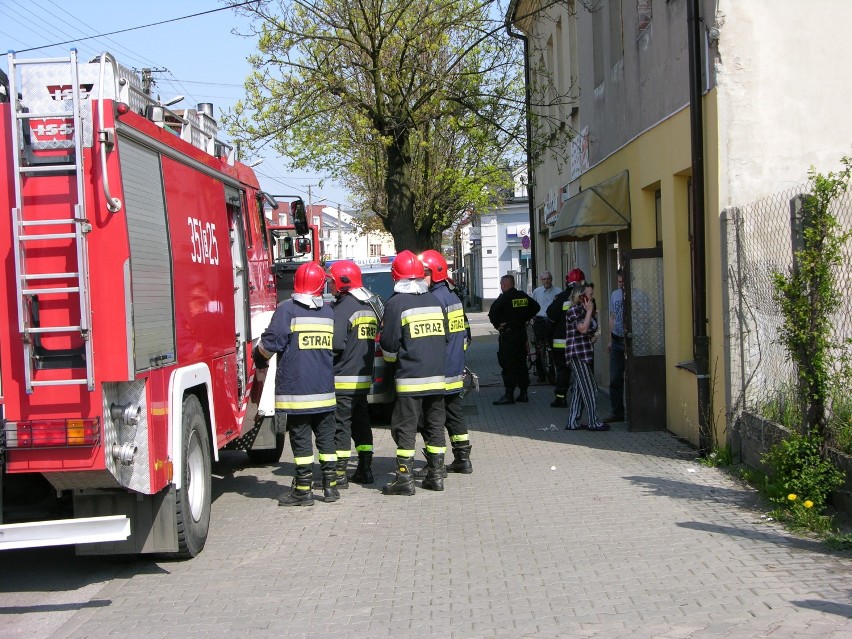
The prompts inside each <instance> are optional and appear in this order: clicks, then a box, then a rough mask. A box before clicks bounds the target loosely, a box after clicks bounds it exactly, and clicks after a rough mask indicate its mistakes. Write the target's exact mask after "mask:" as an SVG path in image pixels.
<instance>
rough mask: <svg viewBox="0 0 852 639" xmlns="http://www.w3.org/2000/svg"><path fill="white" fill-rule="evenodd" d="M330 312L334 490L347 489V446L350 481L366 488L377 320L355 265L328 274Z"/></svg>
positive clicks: (370, 474)
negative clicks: (354, 462)
mask: <svg viewBox="0 0 852 639" xmlns="http://www.w3.org/2000/svg"><path fill="white" fill-rule="evenodd" d="M328 277H329V279H331V281H332V286H333V289H332V292H333V293H334V295H335V300H334V302H332V304H331V309H332V310H333V311H334V342H333V344H332V349H333V351H334V392H335V393H336V395H337V408H336V410H335V412H334V418H335V420H336V422H337V430H336V431H335V434H334V445H335V448H336V449H337V487H338V488H349V479H348V478H347V476H346V467H347V465H348V463H349V456H350V455H351V451H352V440H354V441H355V448H356V450H357V451H358V468H357V469H356V470H355V474H354V475H352V481H354V482H355V483H358V484H372V483H373V472H372V468H371V465H372V460H373V430H372V428H371V427H370V415H369V412H368V409H367V395H368V393H369V392H370V386H371V385H372V383H373V363H374V362H375V357H376V356H375V352H376V332H377V329H378V324H379V319H378V316H377V315H376V311H375V309H374V308H373V307H372V306H371V305H370V299H371V298H372V294H371V293H370V291H368V290H367V289H365V288H364V286H363V283H362V278H361V269H360V268H359V267H358V265H357V264H355V262H352V261H350V260H339V261H337V262H335V263H334V264H332V265H331V268H329V274H328Z"/></svg>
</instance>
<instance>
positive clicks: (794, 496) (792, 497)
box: [787, 493, 798, 501]
mask: <svg viewBox="0 0 852 639" xmlns="http://www.w3.org/2000/svg"><path fill="white" fill-rule="evenodd" d="M797 498H798V495H796V493H790V494H789V495H787V499H789V500H790V501H796V499H797Z"/></svg>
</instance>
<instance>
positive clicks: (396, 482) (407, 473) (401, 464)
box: [382, 457, 414, 495]
mask: <svg viewBox="0 0 852 639" xmlns="http://www.w3.org/2000/svg"><path fill="white" fill-rule="evenodd" d="M382 494H384V495H413V494H414V477H412V476H411V457H397V458H396V477H394V479H393V481H392V482H390V483H388V484H385V485H384V487H382Z"/></svg>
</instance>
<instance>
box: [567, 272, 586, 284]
mask: <svg viewBox="0 0 852 639" xmlns="http://www.w3.org/2000/svg"><path fill="white" fill-rule="evenodd" d="M585 279H586V274H585V273H583V271H581V270H580V269H578V268H573V269H571V270H570V271H568V275H566V276H565V286H571V285H572V284H576V283H577V282H583V281H585Z"/></svg>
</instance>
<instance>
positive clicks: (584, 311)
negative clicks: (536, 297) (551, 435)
mask: <svg viewBox="0 0 852 639" xmlns="http://www.w3.org/2000/svg"><path fill="white" fill-rule="evenodd" d="M571 302H572V305H571V308H569V309H568V311H567V312H566V313H565V358H566V360H567V361H568V368H569V369H570V370H571V401H570V403H569V404H568V425H567V426H566V427H565V430H578V429H580V428H581V426H580V424H579V422H578V421H577V420H578V419H579V418H580V402H582V403H583V406H584V407H585V409H586V413H587V414H588V416H589V430H609V424H604V423H603V422H601V421H600V420H599V419H598V416H597V412H596V410H597V403H596V401H595V391H596V388H595V378H594V375H593V373H592V361H593V358H594V353H595V351H594V343H595V339H596V333H597V331H598V321H597V319H596V318H595V286H594V284H592V283H591V282H581V283H580V285H579V286H577V287H575V288H574V291H573V293H572V295H571Z"/></svg>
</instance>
